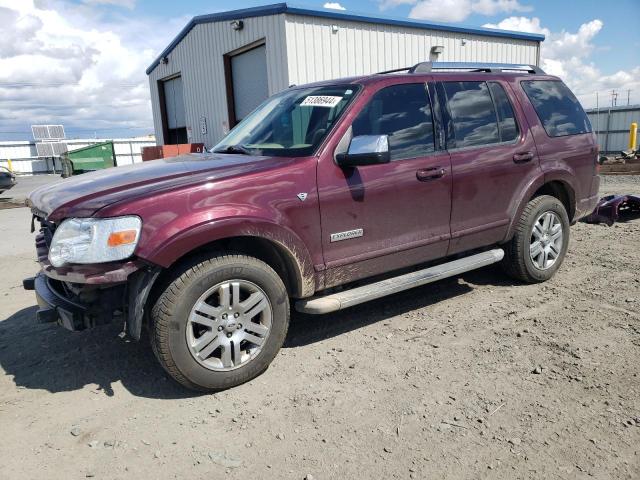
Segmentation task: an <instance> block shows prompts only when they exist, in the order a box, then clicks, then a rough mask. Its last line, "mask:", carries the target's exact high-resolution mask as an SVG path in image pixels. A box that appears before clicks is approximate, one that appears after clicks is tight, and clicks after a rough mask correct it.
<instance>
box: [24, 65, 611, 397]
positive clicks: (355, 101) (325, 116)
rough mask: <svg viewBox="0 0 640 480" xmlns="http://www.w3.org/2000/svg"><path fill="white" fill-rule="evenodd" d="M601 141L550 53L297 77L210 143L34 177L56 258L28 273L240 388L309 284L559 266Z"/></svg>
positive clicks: (34, 203)
mask: <svg viewBox="0 0 640 480" xmlns="http://www.w3.org/2000/svg"><path fill="white" fill-rule="evenodd" d="M436 66H437V68H436ZM438 69H441V70H442V71H436V70H438ZM597 158H598V151H597V146H596V139H595V137H594V135H593V133H592V131H591V126H590V124H589V121H588V119H587V116H586V115H585V113H584V111H583V109H582V107H581V106H580V104H579V103H578V101H577V100H576V98H575V97H574V95H573V94H572V93H571V92H570V91H569V89H568V88H567V87H566V86H565V85H564V84H563V83H562V82H561V81H560V80H559V79H558V78H555V77H552V76H548V75H545V74H544V72H542V71H540V70H539V69H537V68H535V67H530V66H517V65H500V64H491V65H486V64H485V65H477V64H447V63H438V64H430V63H424V64H419V65H416V66H415V67H412V68H410V69H404V70H403V71H402V72H401V71H395V72H385V73H384V74H377V75H372V76H367V77H360V78H350V79H343V80H335V81H330V82H323V83H317V84H313V85H306V86H300V87H293V88H290V89H288V90H287V91H285V92H282V93H280V94H278V95H275V96H273V97H271V98H269V99H268V100H267V101H266V102H265V103H263V104H262V105H261V106H260V107H259V108H258V109H256V110H255V111H254V112H253V113H252V114H251V115H250V116H248V117H247V118H246V119H245V120H244V121H242V123H240V124H239V125H238V126H237V127H236V128H235V129H234V130H233V131H232V132H231V133H229V135H228V136H227V137H226V138H224V139H223V140H222V141H221V142H220V143H219V144H218V145H217V146H216V147H214V148H213V150H212V151H211V153H209V154H204V155H202V154H191V155H185V156H182V157H177V158H171V159H165V160H156V161H153V162H148V163H143V164H138V165H131V166H126V167H119V168H115V169H111V170H104V171H100V172H95V173H89V174H85V175H81V176H78V177H74V178H70V179H67V180H64V181H62V182H60V183H58V184H56V185H52V186H46V187H43V188H40V189H38V190H36V191H35V192H33V193H32V194H31V196H30V198H29V206H30V207H31V209H32V211H33V215H34V222H33V223H35V220H37V221H38V222H39V224H40V229H39V234H38V235H37V238H36V245H37V252H38V260H39V262H40V264H41V266H42V270H41V272H40V273H39V274H38V275H37V276H36V277H34V278H31V279H27V280H25V282H24V284H25V288H27V289H35V291H36V295H37V299H38V304H39V305H40V310H39V311H38V319H39V321H42V322H58V323H59V324H61V325H62V326H64V327H66V328H68V329H70V330H82V329H86V328H89V327H93V326H96V325H101V324H105V323H109V322H112V321H114V319H122V320H123V321H124V322H125V325H126V327H125V328H126V332H127V333H128V334H129V335H130V336H131V337H133V338H135V339H139V338H140V336H141V331H142V328H143V326H145V327H146V328H147V329H148V330H149V334H150V338H151V343H152V346H153V350H154V352H155V354H156V356H157V357H158V360H159V361H160V363H161V364H162V366H163V367H164V368H165V369H166V371H167V372H169V374H170V375H171V376H172V377H173V378H175V379H176V380H177V381H179V382H180V383H182V384H183V385H185V386H187V387H189V388H194V389H199V390H216V389H222V388H227V387H232V386H234V385H238V384H240V383H242V382H246V381H247V380H250V379H251V378H254V377H255V376H257V375H259V374H260V373H261V372H263V371H264V370H265V369H266V368H267V366H268V365H269V363H270V362H271V361H272V360H273V358H274V357H275V355H276V353H277V352H278V349H279V348H280V347H281V345H282V343H283V341H284V339H285V336H286V334H287V328H288V324H289V314H290V312H289V310H290V302H291V301H295V306H296V308H297V309H298V310H299V311H302V312H306V313H326V312H331V311H336V310H339V309H343V308H347V307H350V306H353V305H357V304H359V303H362V302H364V301H367V300H370V299H373V298H378V297H381V296H383V295H387V294H391V293H394V292H398V291H401V290H405V289H408V288H412V287H415V286H418V285H423V284H426V283H429V282H432V281H434V280H437V279H440V278H443V277H447V276H451V275H456V274H459V273H461V272H464V271H467V270H471V269H474V268H478V267H481V266H483V265H488V264H490V263H494V262H501V263H502V265H503V267H504V269H505V270H506V272H507V273H508V274H510V275H511V276H513V277H515V278H516V279H518V280H521V281H525V282H541V281H545V280H547V279H549V278H550V277H551V276H552V275H553V274H554V273H555V272H556V270H558V268H559V267H560V264H561V263H562V260H563V258H564V256H565V253H566V251H567V246H568V243H569V226H570V225H571V224H572V223H574V222H576V221H577V220H578V219H580V218H581V217H583V216H585V215H586V214H588V213H589V212H591V210H593V207H594V206H595V204H596V201H597V198H598V186H599V177H598V169H597V165H598V164H597V161H596V160H597ZM338 286H340V287H341V288H339V289H337V288H335V287H338Z"/></svg>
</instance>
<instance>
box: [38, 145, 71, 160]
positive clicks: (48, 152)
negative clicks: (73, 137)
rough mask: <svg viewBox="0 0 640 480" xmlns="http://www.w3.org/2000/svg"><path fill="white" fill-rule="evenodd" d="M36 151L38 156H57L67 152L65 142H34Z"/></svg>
mask: <svg viewBox="0 0 640 480" xmlns="http://www.w3.org/2000/svg"><path fill="white" fill-rule="evenodd" d="M36 152H37V153H38V156H39V157H59V156H60V155H62V154H63V153H66V152H67V144H66V143H64V142H39V143H36Z"/></svg>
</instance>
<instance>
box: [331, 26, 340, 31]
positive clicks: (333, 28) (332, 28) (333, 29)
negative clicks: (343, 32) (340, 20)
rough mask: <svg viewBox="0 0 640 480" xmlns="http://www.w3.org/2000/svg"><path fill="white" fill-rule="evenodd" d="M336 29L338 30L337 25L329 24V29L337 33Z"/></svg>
mask: <svg viewBox="0 0 640 480" xmlns="http://www.w3.org/2000/svg"><path fill="white" fill-rule="evenodd" d="M338 30H340V27H338V25H331V31H332V32H333V33H338Z"/></svg>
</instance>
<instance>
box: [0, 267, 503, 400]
mask: <svg viewBox="0 0 640 480" xmlns="http://www.w3.org/2000/svg"><path fill="white" fill-rule="evenodd" d="M474 285H495V286H500V285H514V283H513V282H512V281H510V280H509V279H507V278H506V277H505V276H504V274H502V273H501V272H499V270H498V269H497V268H495V267H488V268H484V269H482V270H478V271H475V272H469V273H467V274H464V275H462V276H459V277H454V278H450V279H446V280H442V281H440V282H436V283H432V284H429V285H425V286H423V287H418V288H414V289H412V290H408V291H405V292H401V293H397V294H395V295H392V296H389V297H385V298H381V299H378V300H375V301H372V302H368V303H365V304H362V305H359V306H356V307H352V308H350V309H347V310H344V311H340V312H336V313H333V314H327V315H305V314H301V313H297V312H295V311H294V312H293V313H292V320H291V325H290V327H289V333H288V335H287V338H286V340H285V344H284V348H295V347H300V346H304V345H309V344H313V343H316V342H321V341H323V340H325V339H328V338H331V337H335V336H337V335H341V334H343V333H345V332H348V331H352V330H357V329H359V328H362V327H365V326H367V325H370V324H373V323H376V322H379V321H383V320H386V319H389V318H393V317H396V316H398V315H403V314H405V313H407V312H410V311H412V310H416V309H419V308H424V307H428V306H430V305H434V304H437V303H438V302H441V301H443V300H448V299H452V298H455V297H458V296H461V295H465V294H467V293H469V292H471V291H472V290H473V286H474ZM36 311H37V307H36V306H32V307H28V308H25V309H22V310H20V311H18V312H16V313H14V314H13V315H11V316H10V317H9V318H7V319H5V320H3V321H0V366H1V367H2V369H3V370H4V372H5V374H6V375H11V376H12V377H13V381H14V382H15V384H16V386H18V387H22V388H27V389H36V390H46V391H49V392H52V393H58V392H68V391H73V390H79V389H82V388H85V387H86V386H87V385H93V384H95V385H97V388H96V389H95V393H97V394H101V395H107V396H113V395H115V391H114V387H113V385H114V384H116V383H118V382H121V383H122V385H123V386H124V387H125V388H126V389H127V390H128V391H129V392H130V393H131V394H133V395H135V396H139V397H146V398H154V399H180V398H190V397H194V396H199V395H201V394H199V393H197V392H192V391H189V390H186V389H185V388H183V387H181V386H180V385H179V384H177V383H176V382H174V381H173V380H172V379H171V378H170V377H169V376H168V375H167V374H166V373H165V372H164V370H163V369H162V367H161V366H160V365H159V364H158V362H157V360H156V359H155V357H154V355H153V353H152V351H151V347H150V345H149V342H148V340H147V339H145V338H143V339H142V340H141V341H140V342H134V341H127V340H126V339H122V338H120V337H119V336H118V334H119V333H120V331H121V328H120V327H121V326H120V325H115V324H114V325H106V326H101V327H96V328H94V329H91V330H88V331H85V332H69V331H67V330H65V329H63V328H61V327H59V326H58V325H55V324H39V323H37V322H36V319H35V317H36ZM425 321H428V318H427V319H426V320H425Z"/></svg>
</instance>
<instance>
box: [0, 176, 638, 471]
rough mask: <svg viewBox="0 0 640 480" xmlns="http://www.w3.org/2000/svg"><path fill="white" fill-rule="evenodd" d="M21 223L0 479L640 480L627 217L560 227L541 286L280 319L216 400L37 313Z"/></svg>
mask: <svg viewBox="0 0 640 480" xmlns="http://www.w3.org/2000/svg"><path fill="white" fill-rule="evenodd" d="M614 192H615V193H635V194H640V177H635V178H634V177H606V178H604V179H603V187H602V193H603V194H605V193H614ZM29 220H30V218H29V212H28V211H27V210H26V209H13V210H3V211H0V247H1V248H0V271H1V272H3V274H2V277H1V278H2V286H1V287H0V319H3V320H0V432H1V434H0V478H6V479H9V478H11V479H18V478H47V479H57V478H64V479H73V478H86V477H95V478H192V479H201V478H202V479H204V478H207V479H217V478H229V479H246V478H259V479H272V478H273V479H303V478H305V477H306V478H308V479H311V478H313V479H328V478H420V479H445V478H446V479H463V478H474V479H483V478H489V479H520V478H536V479H539V478H563V479H564V478H570V479H573V478H578V479H582V478H597V479H638V478H640V396H639V395H640V377H639V374H640V362H639V361H638V360H639V354H640V295H639V292H640V275H639V272H640V220H633V221H630V222H628V223H620V224H616V225H615V226H613V227H611V228H609V227H606V226H600V225H598V226H593V225H586V224H582V223H580V224H578V225H576V226H575V227H574V228H573V229H572V232H571V233H572V238H571V244H570V247H569V255H568V257H567V259H566V261H565V264H564V265H563V267H562V268H561V270H560V271H559V273H558V275H557V276H556V277H555V278H554V279H552V280H551V281H549V282H548V283H546V284H543V285H520V284H514V283H513V282H511V281H510V280H508V279H507V278H505V277H504V276H503V275H502V274H501V273H500V271H499V270H498V269H497V268H485V269H483V270H480V271H476V272H471V273H469V274H465V275H463V276H461V277H459V278H453V279H449V280H446V281H443V282H440V283H437V284H433V285H428V286H425V287H423V288H418V289H414V290H411V291H409V292H405V293H402V294H398V295H395V296H393V297H389V298H386V299H382V300H379V301H376V302H373V303H370V304H367V305H363V306H360V307H355V308H352V309H350V310H347V311H343V312H340V313H336V314H332V315H327V316H324V317H311V316H304V315H299V314H294V315H293V319H292V325H291V328H290V334H289V336H288V339H287V342H286V345H285V348H283V350H282V351H281V353H280V354H279V356H278V357H277V358H276V360H275V361H274V363H273V364H272V365H271V367H270V368H269V369H268V370H267V372H266V373H264V374H263V375H262V376H260V377H258V378H257V379H256V380H254V381H252V382H250V383H248V384H245V385H243V386H241V387H238V388H235V389H232V390H228V391H225V392H223V393H219V394H216V395H194V394H193V393H191V392H188V391H185V390H183V389H182V388H181V387H179V386H178V385H176V384H174V383H173V382H172V381H171V380H170V379H169V378H168V377H167V376H166V375H165V374H164V372H163V371H162V370H161V368H160V367H159V366H158V364H157V363H156V361H155V359H154V358H153V355H152V353H151V351H150V349H149V347H148V345H147V344H146V343H141V344H136V343H127V342H125V341H123V340H121V339H120V338H118V333H119V328H118V327H117V326H115V327H103V328H99V329H96V330H93V331H89V332H84V333H80V334H73V333H70V332H67V331H64V330H62V329H61V328H59V327H56V326H52V325H39V324H36V323H35V319H34V316H35V311H36V308H35V307H34V298H33V294H32V292H24V291H22V288H21V280H22V278H24V277H26V276H29V275H32V274H34V273H35V271H36V269H37V266H36V264H35V263H34V249H33V238H32V235H31V234H29V233H28V223H29ZM534 372H539V373H534Z"/></svg>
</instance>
